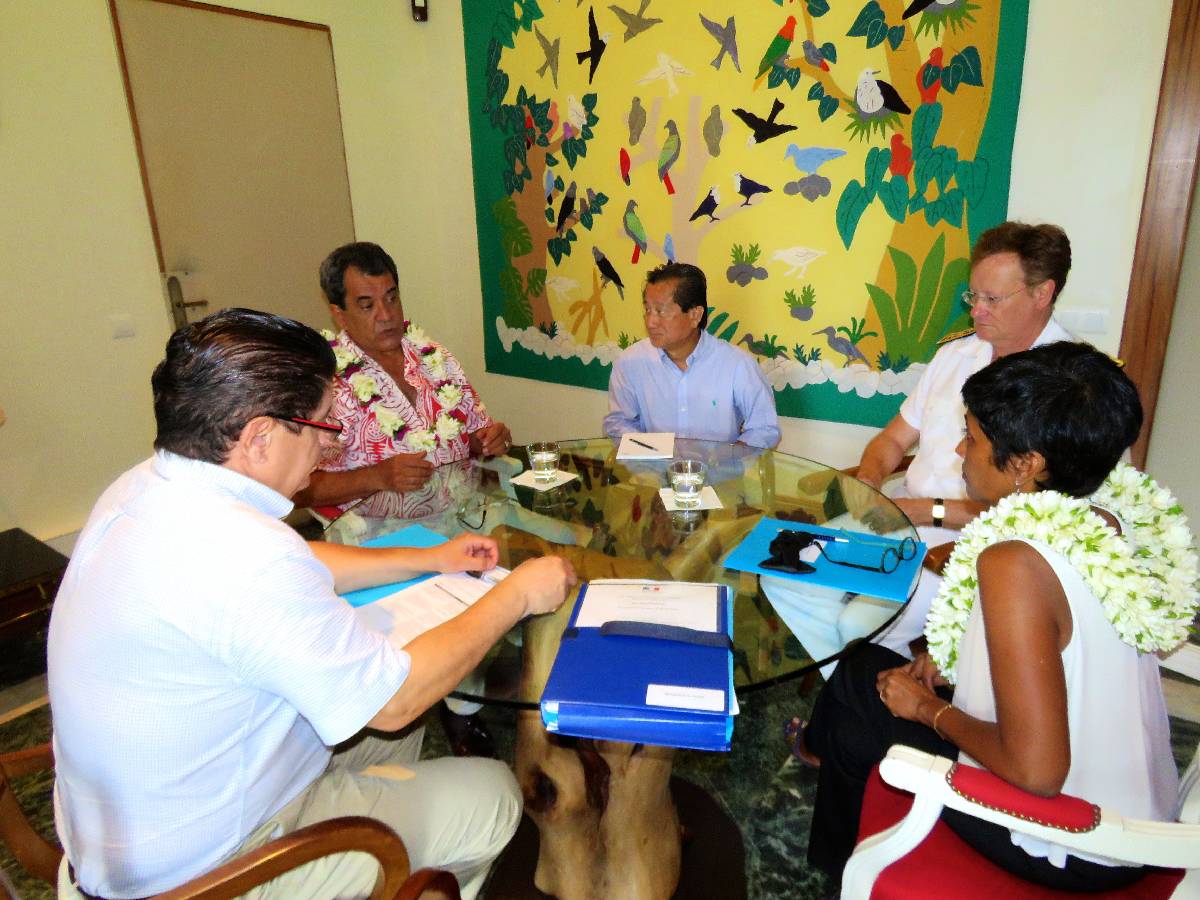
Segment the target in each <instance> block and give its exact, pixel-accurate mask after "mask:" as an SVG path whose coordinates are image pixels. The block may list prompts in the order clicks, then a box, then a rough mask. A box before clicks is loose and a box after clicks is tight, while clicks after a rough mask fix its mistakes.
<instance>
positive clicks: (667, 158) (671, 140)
mask: <svg viewBox="0 0 1200 900" xmlns="http://www.w3.org/2000/svg"><path fill="white" fill-rule="evenodd" d="M665 127H666V129H667V139H666V140H665V141H663V145H662V150H660V151H659V154H658V179H659V181H661V182H662V183H663V184H664V185H665V186H666V188H667V193H668V194H674V193H675V185H673V184H671V166H673V165H675V161H676V160H678V159H679V150H680V148H681V147H682V146H683V142H682V141H680V139H679V128H678V127H677V126H676V125H675V120H674V119H667V124H666V126H665ZM634 261H635V262H636V260H634Z"/></svg>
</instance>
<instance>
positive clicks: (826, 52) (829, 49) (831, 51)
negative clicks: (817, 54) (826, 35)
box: [821, 41, 837, 63]
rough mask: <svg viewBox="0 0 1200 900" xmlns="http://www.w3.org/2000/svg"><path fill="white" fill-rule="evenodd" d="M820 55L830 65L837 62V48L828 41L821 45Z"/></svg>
mask: <svg viewBox="0 0 1200 900" xmlns="http://www.w3.org/2000/svg"><path fill="white" fill-rule="evenodd" d="M821 55H822V56H823V57H825V59H827V60H829V62H831V63H835V62H837V47H835V46H834V45H833V44H832V43H830V42H829V41H826V42H825V43H824V44H822V45H821Z"/></svg>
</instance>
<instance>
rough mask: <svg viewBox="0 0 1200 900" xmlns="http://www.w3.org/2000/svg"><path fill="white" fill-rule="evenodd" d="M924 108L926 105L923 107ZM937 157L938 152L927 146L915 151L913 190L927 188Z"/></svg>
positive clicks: (920, 192) (920, 191) (923, 191)
mask: <svg viewBox="0 0 1200 900" xmlns="http://www.w3.org/2000/svg"><path fill="white" fill-rule="evenodd" d="M921 108H922V109H924V108H925V107H923V106H922V107H921ZM936 157H937V152H936V151H935V150H934V149H933V148H931V147H926V148H925V149H923V150H918V151H916V152H915V153H913V170H912V177H913V190H914V191H915V192H916V193H918V194H924V193H925V189H926V188H927V187H929V181H930V179H932V178H933V175H934V163H935V160H936Z"/></svg>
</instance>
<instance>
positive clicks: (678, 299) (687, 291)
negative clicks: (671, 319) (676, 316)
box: [646, 262, 708, 331]
mask: <svg viewBox="0 0 1200 900" xmlns="http://www.w3.org/2000/svg"><path fill="white" fill-rule="evenodd" d="M662 281H672V282H674V283H675V290H674V291H673V292H672V294H671V297H672V299H673V300H674V301H675V304H676V305H677V306H678V307H679V308H680V309H681V310H682V311H683V312H687V311H688V310H689V309H691V308H692V307H694V306H699V307H700V308H701V309H703V310H704V315H702V316H701V317H700V330H701V331H703V330H704V327H705V326H706V325H708V279H707V278H705V277H704V271H703V270H702V269H701V268H700V267H699V266H693V265H692V264H691V263H680V262H669V263H663V265H661V266H659V267H658V268H657V269H653V270H651V272H650V274H648V275H647V276H646V286H647V287H649V286H650V285H652V284H658V283H659V282H662Z"/></svg>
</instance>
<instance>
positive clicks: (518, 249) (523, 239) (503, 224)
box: [492, 197, 533, 259]
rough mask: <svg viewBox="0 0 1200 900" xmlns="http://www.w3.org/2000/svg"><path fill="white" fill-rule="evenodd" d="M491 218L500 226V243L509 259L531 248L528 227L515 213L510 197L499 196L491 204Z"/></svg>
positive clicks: (515, 206)
mask: <svg viewBox="0 0 1200 900" xmlns="http://www.w3.org/2000/svg"><path fill="white" fill-rule="evenodd" d="M492 218H494V219H495V220H496V224H497V225H499V226H500V245H501V247H503V248H504V255H505V256H507V257H508V258H509V259H516V258H517V257H518V256H524V255H525V254H526V253H528V252H530V251H531V250H532V249H533V237H532V236H531V235H530V233H529V227H528V226H527V225H526V224H525V223H524V222H522V221H521V218H520V216H518V215H517V205H516V203H514V202H513V199H512V197H501V198H500V199H499V200H497V201H496V202H495V203H494V204H493V205H492Z"/></svg>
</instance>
